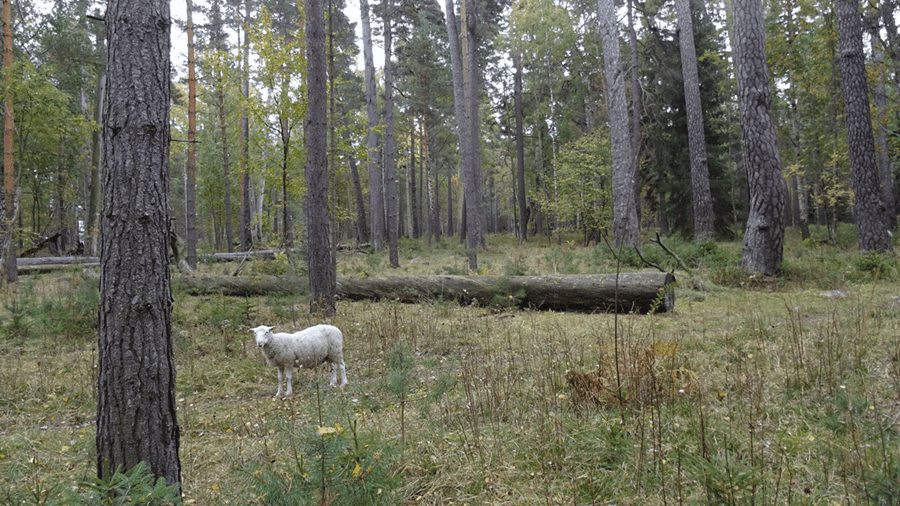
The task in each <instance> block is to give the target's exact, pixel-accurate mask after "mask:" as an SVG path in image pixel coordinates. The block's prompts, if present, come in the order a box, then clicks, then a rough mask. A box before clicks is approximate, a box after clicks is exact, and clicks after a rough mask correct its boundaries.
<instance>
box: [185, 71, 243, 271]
mask: <svg viewBox="0 0 900 506" xmlns="http://www.w3.org/2000/svg"><path fill="white" fill-rule="evenodd" d="M216 87H217V90H216V91H217V95H218V97H217V100H218V116H219V130H220V132H221V136H222V176H223V183H224V184H225V199H224V204H225V242H226V243H227V244H226V246H225V247H226V248H227V250H228V252H229V253H231V252H232V251H234V245H233V242H234V238H233V237H232V232H231V231H232V226H231V165H230V163H229V157H228V129H227V128H226V124H227V122H226V121H225V120H226V118H225V85H224V82H223V79H222V76H221V74H220V75H219V76H218V77H217V82H216ZM241 210H242V211H243V196H242V197H241ZM243 230H244V229H243V225H242V228H241V234H243V233H244V232H243ZM242 240H243V238H242ZM194 242H195V243H196V238H195V239H194ZM195 250H196V248H195ZM196 254H197V253H196V251H195V252H194V256H195V257H196Z"/></svg>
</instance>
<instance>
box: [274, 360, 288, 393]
mask: <svg viewBox="0 0 900 506" xmlns="http://www.w3.org/2000/svg"><path fill="white" fill-rule="evenodd" d="M282 371H284V368H282V367H279V368H278V391H277V392H275V397H281V381H282V376H283V372H282ZM288 393H290V392H288Z"/></svg>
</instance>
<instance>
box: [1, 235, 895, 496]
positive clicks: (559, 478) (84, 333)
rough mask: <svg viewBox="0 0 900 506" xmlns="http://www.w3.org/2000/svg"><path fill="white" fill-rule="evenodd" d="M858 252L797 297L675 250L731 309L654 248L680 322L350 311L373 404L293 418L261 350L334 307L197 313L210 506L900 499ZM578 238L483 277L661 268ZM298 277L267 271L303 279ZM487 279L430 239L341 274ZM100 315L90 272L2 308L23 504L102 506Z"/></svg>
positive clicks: (186, 443) (302, 406)
mask: <svg viewBox="0 0 900 506" xmlns="http://www.w3.org/2000/svg"><path fill="white" fill-rule="evenodd" d="M820 232H821V231H817V230H815V229H814V233H815V234H819V233H820ZM845 235H847V233H846V231H844V230H841V231H840V234H839V235H838V239H839V240H835V241H832V242H827V241H823V240H822V239H821V237H820V235H816V237H819V239H814V240H809V241H802V240H801V239H800V238H799V236H798V235H796V234H794V232H793V231H791V232H790V233H789V234H788V237H787V240H786V248H785V261H784V264H783V265H782V269H781V272H780V273H779V275H778V276H776V277H772V278H760V277H751V276H747V275H746V274H744V273H743V272H742V271H741V270H740V266H739V263H740V250H741V248H740V244H738V243H700V244H695V243H693V242H689V241H683V240H679V239H675V238H672V239H668V238H664V239H663V240H664V242H665V243H666V245H667V246H668V247H670V248H671V249H672V250H673V251H674V252H675V253H676V254H677V255H678V256H679V257H680V259H681V260H682V261H683V262H684V263H685V264H686V265H687V266H688V267H689V268H690V269H691V270H692V272H693V274H694V275H695V276H697V277H699V278H700V279H702V280H703V281H704V284H705V286H706V288H705V289H701V288H700V283H697V284H692V283H690V282H689V276H688V275H687V273H685V272H683V271H682V270H681V269H680V267H679V265H678V263H677V262H676V261H675V259H674V258H672V257H671V256H669V255H668V254H666V253H665V252H663V251H662V249H661V248H660V247H658V246H657V245H654V244H650V243H646V244H645V245H644V251H643V254H644V258H645V259H647V260H649V261H651V262H653V263H656V264H659V265H660V266H661V267H663V268H665V269H667V270H671V269H675V275H676V277H678V278H679V280H680V284H679V286H678V287H677V288H676V309H675V311H674V312H672V313H665V314H656V315H618V316H615V315H610V314H587V313H557V312H538V311H530V310H516V309H510V308H508V307H504V306H503V304H501V302H502V301H497V304H495V306H494V307H484V308H483V307H472V306H459V305H458V304H456V303H454V302H448V301H434V302H432V303H428V304H400V303H397V302H391V301H385V302H371V301H360V302H346V301H341V302H339V303H338V313H337V315H336V316H335V317H334V318H332V319H331V320H330V321H329V323H332V324H334V325H337V326H338V327H340V328H341V329H342V330H343V332H344V336H345V337H344V347H345V361H346V364H347V375H348V379H349V381H350V383H349V384H348V385H347V386H346V387H345V388H343V389H332V388H328V387H327V386H326V385H327V383H328V380H329V378H330V371H326V370H325V368H320V369H318V370H316V371H309V370H300V371H295V375H294V392H295V393H294V395H293V396H291V397H289V398H285V399H274V398H273V397H272V396H273V394H274V393H275V389H276V384H275V383H276V376H277V373H276V370H275V369H274V368H272V367H269V366H267V365H265V362H264V360H263V358H262V356H261V355H260V353H259V351H258V350H257V349H256V346H255V345H254V343H253V341H252V336H251V335H250V334H249V333H248V332H247V329H248V327H252V326H256V325H259V324H266V325H280V326H283V327H284V328H286V329H287V330H291V329H300V328H303V327H306V326H308V325H312V324H316V323H322V321H321V320H320V319H317V318H314V317H311V316H310V315H309V314H308V300H307V298H308V294H298V295H297V296H292V297H252V298H240V297H222V296H196V297H195V296H189V295H186V294H184V293H175V294H174V295H175V306H174V314H173V320H174V321H173V323H174V331H175V332H174V333H175V337H174V339H175V360H176V366H177V381H178V384H177V406H178V418H179V424H180V426H181V437H182V439H181V462H182V470H183V492H184V496H183V497H184V502H185V503H186V504H203V505H205V504H241V505H245V504H259V505H262V504H266V505H269V504H322V503H323V502H324V503H328V504H407V503H409V504H412V503H417V504H418V503H421V504H464V503H469V504H605V503H615V504H634V505H637V504H642V505H643V504H690V503H694V504H698V503H699V504H835V503H837V504H848V503H853V504H892V502H891V501H895V498H896V497H897V496H898V494H900V487H898V484H897V483H898V482H897V479H898V476H900V470H898V469H900V460H898V458H897V455H900V427H898V422H897V420H900V402H898V395H897V392H898V391H900V338H898V336H900V303H898V298H897V297H898V296H900V283H898V279H897V276H898V269H897V266H896V259H895V258H894V257H892V256H881V255H878V256H875V255H860V254H858V253H857V252H856V251H855V249H854V247H853V246H852V244H853V241H852V240H849V239H847V238H846V237H845ZM565 239H566V238H564V240H563V241H562V242H561V243H559V244H557V243H555V241H554V242H553V243H548V242H547V240H546V239H543V238H542V239H539V240H531V241H529V242H528V243H525V244H524V245H520V244H519V243H518V242H517V241H515V240H514V238H510V237H508V236H503V237H498V238H489V239H488V248H487V250H486V251H482V252H479V265H480V266H481V268H482V269H483V270H484V273H485V274H492V275H497V276H512V275H540V274H551V273H576V274H577V273H598V272H612V271H613V270H614V269H615V266H616V265H617V264H618V265H627V266H629V267H628V268H627V270H635V269H636V267H634V262H635V260H634V259H633V258H627V259H623V258H618V257H617V255H616V254H615V253H614V252H612V251H610V250H609V248H608V247H607V246H605V245H593V246H582V245H580V244H579V243H576V242H567V241H566V240H565ZM817 241H818V242H817ZM450 245H452V246H450ZM414 259H415V262H413V260H414ZM278 262H281V260H276V261H275V263H276V264H273V265H271V266H268V267H263V266H261V265H257V266H254V267H253V268H254V269H255V270H256V271H257V272H263V271H266V270H267V269H268V270H269V272H282V271H283V270H284V269H287V268H289V264H288V267H286V266H285V265H284V264H283V263H282V264H281V265H277V263H278ZM465 266H466V258H465V250H464V249H463V248H461V247H459V245H458V244H457V241H455V240H444V241H442V244H441V245H440V246H439V247H434V248H432V249H429V248H428V247H427V245H426V244H425V243H424V242H423V241H407V242H405V243H404V253H402V254H401V267H400V268H399V269H391V268H389V267H387V261H386V257H385V255H384V254H382V253H371V252H368V253H356V252H354V253H350V252H342V253H341V254H340V256H339V259H338V270H339V275H341V276H345V275H360V273H362V272H366V273H368V274H370V275H392V274H397V275H418V274H423V275H431V274H435V273H438V272H459V273H463V274H465ZM201 268H210V269H220V268H221V266H215V265H213V266H209V267H207V266H203V267H201ZM97 300H98V297H97V285H96V282H94V281H91V280H90V279H88V278H83V277H82V276H81V275H77V274H71V273H69V274H64V275H42V276H35V277H32V276H29V277H27V278H25V279H23V281H22V282H21V283H20V284H19V286H18V287H17V288H16V290H15V291H7V292H4V293H3V294H2V296H0V307H2V310H0V329H2V331H3V336H4V337H3V338H2V340H0V361H2V363H0V503H3V504H21V505H33V504H71V503H73V502H72V501H75V498H78V500H82V501H87V500H89V499H90V497H92V495H91V494H95V496H96V497H102V494H101V495H97V494H99V493H101V492H102V491H103V490H104V488H103V487H106V486H107V485H104V484H102V483H98V482H96V481H93V476H94V475H95V473H96V461H95V459H96V456H95V450H94V431H95V409H96V407H95V392H94V389H95V385H96V361H97V357H96V335H95V333H96V324H95V319H96V314H97V313H96V304H97ZM123 479H125V480H131V482H133V485H134V486H135V487H136V488H135V490H141V491H142V494H144V496H150V495H151V494H160V496H163V495H164V494H165V493H166V492H165V490H159V489H154V484H153V483H152V481H146V480H145V479H144V477H142V476H139V475H135V476H125V477H124V478H123ZM98 491H99V492H98ZM72 494H76V495H75V496H73V495H72ZM163 500H164V499H163ZM76 503H77V501H76Z"/></svg>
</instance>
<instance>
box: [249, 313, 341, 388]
mask: <svg viewBox="0 0 900 506" xmlns="http://www.w3.org/2000/svg"><path fill="white" fill-rule="evenodd" d="M274 328H275V327H267V326H265V325H260V326H259V327H256V328H253V329H250V332H253V335H254V336H255V337H256V345H257V346H259V350H260V351H261V352H262V354H263V356H264V357H266V362H268V363H269V365H271V366H274V367H277V368H278V392H276V393H275V397H279V396H280V395H281V382H282V378H283V375H284V371H285V370H287V395H291V392H292V389H291V383H292V381H291V378H292V376H293V374H294V365H295V363H296V365H297V366H298V367H307V368H314V367H317V366H319V365H321V364H323V363H325V362H330V363H331V386H335V384H337V369H338V368H340V369H341V387H343V386H344V385H346V384H347V374H346V373H345V368H344V337H343V334H341V331H340V329H338V328H337V327H335V326H333V325H316V326H313V327H309V328H308V329H304V330H301V331H300V332H295V333H293V334H288V333H285V332H272V330H273V329H274Z"/></svg>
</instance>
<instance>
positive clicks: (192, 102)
mask: <svg viewBox="0 0 900 506" xmlns="http://www.w3.org/2000/svg"><path fill="white" fill-rule="evenodd" d="M193 10H194V6H193V4H192V2H191V0H187V41H188V145H187V171H186V172H187V174H186V175H185V179H186V181H185V185H184V228H185V231H184V235H185V238H184V239H185V246H186V248H187V251H186V252H185V254H186V255H185V261H187V264H188V265H189V266H190V267H191V268H192V269H195V268H197V227H196V220H197V199H196V195H197V145H196V144H195V143H196V141H197V74H196V70H195V68H194V67H195V60H194V21H193ZM221 101H222V92H221V89H220V90H219V110H220V111H221V109H222V102H221ZM222 121H223V127H222V128H223V130H224V120H222ZM223 133H224V132H223ZM222 146H223V149H224V146H225V139H224V138H223V139H222ZM225 160H226V165H225V167H226V169H225V170H226V171H227V170H228V169H227V167H228V165H227V160H228V158H227V154H226V158H225ZM226 198H227V195H226ZM226 202H227V200H226ZM226 209H227V207H226Z"/></svg>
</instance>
